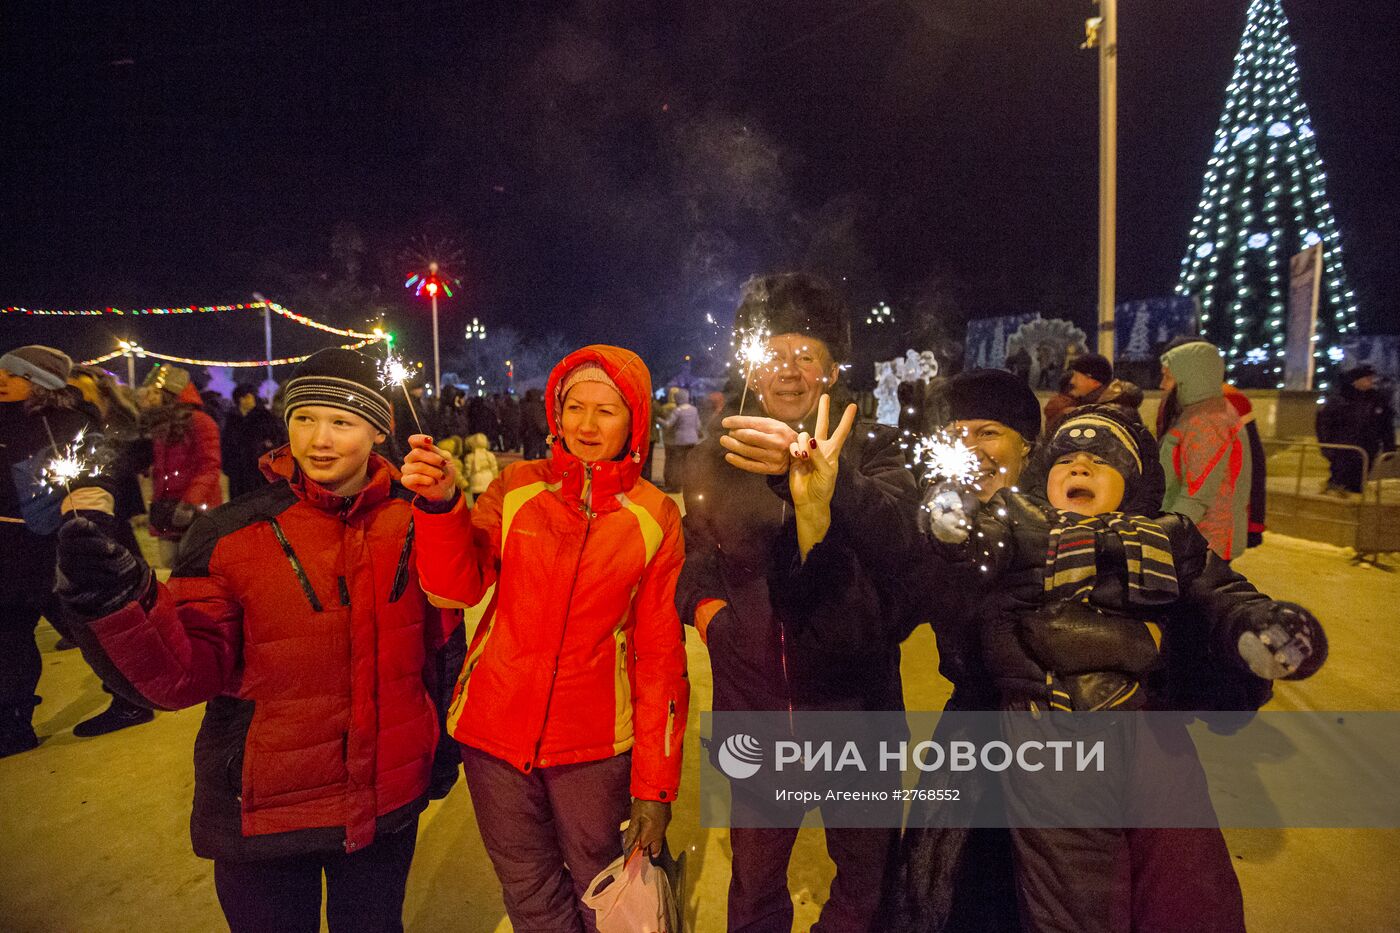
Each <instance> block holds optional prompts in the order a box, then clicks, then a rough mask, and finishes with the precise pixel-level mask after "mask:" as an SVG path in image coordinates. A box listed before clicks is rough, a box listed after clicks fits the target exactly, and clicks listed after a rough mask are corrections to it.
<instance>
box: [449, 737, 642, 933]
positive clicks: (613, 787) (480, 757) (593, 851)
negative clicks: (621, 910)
mask: <svg viewBox="0 0 1400 933" xmlns="http://www.w3.org/2000/svg"><path fill="white" fill-rule="evenodd" d="M462 770H463V771H464V772H465V774H466V777H467V789H468V790H469V791H470V792H471V798H472V808H473V809H474V810H475V811H476V823H477V827H478V828H479V829H480V831H481V839H482V841H483V842H484V843H485V844H486V853H487V854H488V855H489V856H490V857H491V864H492V865H493V866H494V867H495V869H496V877H497V878H498V879H499V880H500V882H501V894H502V896H503V897H504V899H505V902H506V913H507V914H509V915H510V922H511V925H512V926H513V927H514V928H515V931H516V933H578V931H580V930H583V931H587V933H594V931H595V930H596V929H597V928H596V926H595V925H594V919H593V911H592V910H590V909H589V908H587V907H584V906H583V904H582V899H583V895H584V894H585V893H586V892H587V891H588V885H589V884H590V883H591V882H592V881H593V879H594V878H595V877H596V876H597V875H598V873H599V872H600V871H602V870H603V869H604V868H607V867H608V865H610V864H611V863H612V861H613V860H614V859H616V858H617V857H618V856H619V855H621V854H622V833H621V831H620V830H619V827H620V826H621V825H622V824H623V823H624V822H625V821H626V820H627V817H628V815H629V814H630V812H631V806H632V797H631V794H630V792H629V790H628V788H629V785H630V782H631V776H632V755H631V753H630V752H629V753H627V754H623V755H617V756H615V757H613V758H605V759H603V760H602V761H589V762H584V763H582V764H576V765H556V766H554V767H550V768H536V769H534V770H533V771H531V772H529V773H528V774H525V773H522V772H521V771H520V770H519V769H518V768H516V767H515V766H514V765H511V764H508V763H506V762H504V761H502V760H501V759H499V758H496V757H495V756H494V755H488V754H487V753H486V752H483V751H481V750H480V749H475V748H470V747H468V746H465V745H464V746H462Z"/></svg>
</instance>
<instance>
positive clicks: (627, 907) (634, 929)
mask: <svg viewBox="0 0 1400 933" xmlns="http://www.w3.org/2000/svg"><path fill="white" fill-rule="evenodd" d="M583 903H584V904H585V905H586V906H588V907H591V908H593V911H594V913H595V914H596V915H597V923H598V933H680V931H679V928H678V927H677V926H676V922H675V918H676V916H677V915H678V911H677V909H676V903H675V895H674V894H673V893H672V891H671V882H670V881H669V880H668V879H667V877H666V873H665V872H664V871H662V870H661V869H660V868H657V867H656V866H655V865H653V864H652V863H651V859H650V858H649V857H647V854H646V853H645V852H638V853H636V854H635V855H634V856H633V857H632V860H631V861H630V862H628V861H627V860H626V859H625V858H624V857H622V856H619V857H618V858H617V860H616V861H614V862H613V863H612V864H611V865H609V866H608V867H607V868H605V869H603V870H602V871H601V872H599V873H598V877H596V878H594V879H593V881H592V883H590V884H589V885H588V893H587V894H585V895H584V896H583Z"/></svg>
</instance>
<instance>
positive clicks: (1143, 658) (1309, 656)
mask: <svg viewBox="0 0 1400 933" xmlns="http://www.w3.org/2000/svg"><path fill="white" fill-rule="evenodd" d="M1022 486H1023V488H1024V490H1026V491H1022V492H1015V491H1011V490H1003V491H1001V492H999V493H998V494H997V496H996V497H994V498H993V499H992V500H991V502H989V503H988V504H987V505H986V506H985V507H983V508H981V509H980V510H979V511H978V514H976V516H975V517H974V518H973V519H971V520H968V519H967V518H966V516H965V510H966V509H967V508H968V507H969V506H970V505H971V503H970V502H969V501H968V497H966V496H960V495H959V493H958V491H957V490H956V489H951V488H948V487H944V488H941V489H940V488H935V489H933V490H931V492H930V494H929V496H928V497H927V498H926V506H925V508H926V509H927V511H928V512H929V513H930V516H931V519H930V521H929V523H928V525H929V528H928V530H929V532H930V533H931V534H932V535H933V536H934V537H935V538H937V539H938V540H939V541H941V542H943V545H942V547H943V549H944V550H945V553H946V548H947V546H948V545H956V546H957V547H956V550H957V551H958V552H959V553H958V558H960V559H968V558H970V559H971V560H973V561H974V562H975V563H976V565H977V566H978V568H979V569H980V570H981V571H982V572H983V575H984V577H985V579H986V582H987V585H988V586H996V587H998V588H999V590H1000V596H999V597H998V598H997V599H996V600H995V601H994V608H993V609H991V610H990V613H989V615H988V616H987V617H985V618H983V619H982V620H980V625H981V630H982V633H983V637H982V644H983V652H984V656H985V660H986V663H987V667H988V670H989V671H990V673H991V675H992V676H993V678H994V679H995V681H996V684H997V687H998V690H999V692H1000V695H1001V701H1002V707H1003V709H1005V710H1007V711H1008V716H1007V718H1006V726H1005V727H1004V728H1005V730H1006V731H1008V732H1011V731H1014V732H1015V733H1016V735H1015V736H1014V738H1016V739H1017V740H1018V741H1025V740H1028V739H1036V738H1046V737H1048V730H1052V729H1054V728H1055V725H1054V724H1055V722H1057V721H1058V722H1061V723H1062V722H1063V721H1062V720H1056V717H1055V716H1053V715H1051V716H1046V715H1045V714H1046V713H1047V711H1066V712H1070V711H1072V712H1089V711H1096V712H1103V713H1106V714H1107V713H1108V711H1115V710H1118V711H1128V710H1140V709H1148V710H1170V709H1221V708H1228V709H1254V708H1257V707H1258V706H1259V705H1261V704H1262V703H1263V702H1264V701H1265V700H1266V699H1267V698H1268V696H1269V684H1270V681H1271V679H1275V678H1279V677H1289V678H1294V679H1297V678H1302V677H1306V676H1309V675H1311V674H1312V673H1313V672H1315V671H1316V670H1317V668H1318V667H1320V666H1321V664H1322V661H1323V660H1324V659H1325V656H1326V641H1325V636H1324V634H1323V632H1322V628H1321V626H1320V625H1319V624H1318V622H1317V620H1316V619H1315V618H1314V617H1313V616H1312V615H1311V614H1310V613H1309V612H1307V610H1305V609H1302V608H1301V607H1298V606H1294V605H1291V604H1287V603H1280V602H1275V601H1274V600H1271V599H1269V598H1268V597H1267V596H1265V595H1263V594H1262V593H1260V592H1259V591H1258V590H1256V589H1255V588H1254V587H1253V586H1252V585H1250V583H1249V582H1248V581H1247V580H1246V579H1245V578H1244V577H1242V576H1240V575H1239V574H1238V573H1235V572H1234V571H1233V570H1231V569H1230V567H1229V565H1228V564H1226V563H1225V562H1223V561H1221V560H1219V559H1218V558H1216V557H1215V555H1214V554H1213V553H1211V551H1210V549H1209V548H1208V546H1207V545H1206V542H1205V540H1204V539H1203V538H1202V537H1201V535H1200V533H1199V532H1198V531H1197V530H1196V528H1195V526H1194V525H1193V524H1192V522H1191V521H1190V520H1189V519H1187V518H1185V517H1184V516H1180V515H1175V514H1160V505H1161V501H1162V490H1163V476H1162V471H1161V466H1160V464H1159V462H1158V459H1157V455H1156V444H1155V442H1154V441H1153V439H1152V437H1151V435H1149V434H1148V433H1147V431H1146V429H1145V428H1143V427H1142V426H1141V425H1140V424H1135V423H1133V422H1130V421H1129V420H1127V419H1126V418H1124V417H1123V416H1122V414H1121V413H1120V412H1118V411H1116V410H1114V409H1112V408H1110V407H1108V406H1088V407H1085V408H1081V409H1077V410H1076V411H1075V412H1074V413H1073V414H1072V415H1071V416H1070V417H1069V418H1067V419H1066V420H1065V421H1064V422H1063V423H1062V424H1061V425H1060V426H1059V427H1058V429H1057V430H1056V432H1055V434H1054V436H1053V437H1052V438H1051V439H1050V441H1049V443H1048V444H1047V445H1046V447H1045V448H1044V449H1043V450H1042V451H1041V452H1040V454H1039V455H1038V457H1037V462H1036V463H1035V464H1034V465H1032V467H1031V468H1029V469H1028V471H1027V476H1025V477H1023V481H1022ZM970 532H971V533H970ZM960 539H961V540H960ZM1203 687H1206V688H1209V690H1208V692H1207V691H1204V690H1202V689H1201V688H1203ZM1013 711H1014V712H1013ZM1025 713H1030V714H1031V715H1029V716H1027V715H1025ZM1110 715H1111V714H1110ZM1103 722H1104V723H1108V722H1115V723H1118V722H1129V724H1130V725H1131V726H1132V727H1134V728H1136V729H1137V732H1136V733H1135V734H1134V735H1135V738H1134V740H1133V744H1132V746H1131V747H1132V748H1133V749H1134V750H1135V751H1134V755H1136V754H1138V753H1143V754H1145V755H1148V756H1149V757H1150V758H1151V761H1152V762H1153V764H1152V765H1151V766H1149V767H1148V768H1145V769H1143V772H1142V773H1143V775H1144V776H1143V777H1142V779H1141V780H1140V779H1139V777H1138V775H1139V773H1140V772H1139V771H1138V770H1137V769H1133V770H1131V771H1130V774H1131V775H1132V776H1131V778H1130V780H1129V784H1131V785H1132V786H1131V787H1130V788H1129V793H1131V794H1134V795H1136V794H1139V793H1141V794H1142V795H1143V796H1145V797H1147V798H1149V799H1148V801H1147V804H1148V805H1147V811H1148V812H1151V811H1152V810H1153V804H1154V803H1155V804H1156V806H1157V810H1156V813H1157V817H1156V818H1155V820H1154V817H1152V816H1148V817H1147V818H1146V821H1145V822H1136V823H1135V822H1132V821H1131V819H1132V818H1131V817H1130V818H1129V820H1130V821H1129V822H1125V823H1121V824H1118V825H1123V826H1129V827H1142V828H1127V829H1114V828H1092V829H1062V828H1051V829H1044V828H1034V827H1026V828H1017V829H1014V830H1013V836H1014V839H1015V847H1016V859H1017V876H1018V891H1019V895H1020V898H1021V917H1022V921H1023V924H1025V925H1026V928H1028V929H1034V930H1076V931H1079V930H1093V931H1098V930H1102V931H1127V930H1134V931H1145V930H1155V929H1163V930H1168V929H1178V928H1179V924H1180V923H1181V922H1182V919H1183V917H1190V918H1191V919H1190V924H1191V928H1192V929H1194V930H1220V931H1227V930H1228V931H1235V930H1240V931H1242V930H1243V928H1244V926H1243V907H1242V902H1241V898H1240V892H1239V883H1238V881H1237V879H1236V878H1235V875H1234V869H1233V867H1232V866H1231V864H1230V859H1229V854H1228V852H1227V851H1226V849H1225V845H1224V839H1223V836H1221V834H1220V831H1219V829H1217V828H1213V827H1212V828H1206V829H1200V828H1197V829H1173V828H1161V827H1162V826H1163V824H1162V822H1161V821H1160V815H1161V812H1162V810H1161V808H1162V806H1164V805H1167V804H1164V803H1163V800H1162V799H1161V797H1162V796H1163V795H1160V794H1158V789H1159V788H1168V793H1167V794H1166V795H1165V796H1166V797H1169V798H1172V799H1173V802H1172V803H1171V804H1170V805H1175V802H1174V801H1175V800H1176V799H1180V800H1187V801H1191V802H1192V803H1193V804H1194V805H1195V806H1196V808H1197V809H1198V811H1199V809H1200V808H1201V807H1202V806H1203V807H1204V808H1205V812H1206V813H1208V814H1210V815H1211V817H1212V818H1213V811H1212V810H1210V809H1209V801H1208V797H1207V796H1206V787H1205V781H1204V774H1203V773H1202V771H1201V768H1200V765H1199V762H1198V761H1197V760H1196V758H1195V752H1194V746H1192V745H1191V742H1190V738H1189V736H1188V735H1187V734H1186V732H1185V728H1184V725H1180V726H1171V725H1168V726H1162V725H1161V724H1160V722H1159V721H1157V720H1154V721H1153V722H1154V725H1151V726H1148V725H1144V724H1143V723H1142V722H1140V721H1131V722H1130V721H1129V720H1126V719H1124V718H1123V717H1118V718H1117V719H1111V720H1104V721H1103ZM1042 728H1043V729H1045V730H1047V734H1046V735H1043V736H1042V735H1037V734H1035V733H1037V732H1038V731H1040V730H1041V729H1042ZM1115 728H1117V726H1116V725H1115ZM1005 737H1006V738H1008V739H1010V738H1012V736H1010V735H1008V736H1005ZM1012 744H1013V745H1014V744H1015V743H1014V742H1013V743H1012ZM1007 774H1008V775H1011V772H1007ZM1062 789H1063V788H1062V787H1059V786H1057V785H1054V784H1053V783H1051V782H1047V781H1045V780H1043V779H1041V778H1040V777H1038V776H1030V777H1026V776H1012V777H1010V778H1009V782H1008V785H1007V792H1008V798H1007V800H1008V808H1009V810H1010V811H1012V812H1011V818H1012V819H1013V821H1014V820H1017V818H1018V817H1021V816H1029V817H1030V821H1031V822H1035V821H1036V820H1037V819H1039V818H1043V817H1044V816H1045V813H1044V811H1045V809H1046V808H1050V809H1053V808H1055V807H1056V806H1060V805H1063V803H1064V800H1063V797H1058V798H1057V796H1056V795H1057V794H1060V793H1061V791H1062ZM1080 802H1082V801H1080ZM1126 812H1129V813H1142V812H1143V811H1142V810H1140V809H1137V805H1136V804H1134V805H1133V807H1132V808H1130V809H1128V810H1127V811H1126ZM1021 825H1022V826H1023V827H1025V823H1021ZM1039 825H1042V826H1043V825H1045V823H1043V822H1042V823H1040V824H1039ZM1071 825H1072V824H1071ZM1099 825H1100V826H1104V825H1110V824H1106V823H1100V824H1099ZM1187 825H1200V824H1190V823H1188V824H1187Z"/></svg>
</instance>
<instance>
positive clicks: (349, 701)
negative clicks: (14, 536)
mask: <svg viewBox="0 0 1400 933" xmlns="http://www.w3.org/2000/svg"><path fill="white" fill-rule="evenodd" d="M377 384H378V377H377V372H376V369H375V364H374V362H373V361H372V360H371V359H369V358H368V357H365V356H362V355H360V354H358V353H355V352H353V351H349V350H339V349H336V350H323V351H321V352H320V353H317V354H315V355H314V356H312V357H311V358H310V359H308V360H307V361H306V362H305V363H303V364H302V365H301V366H299V367H298V368H297V371H296V373H295V374H294V375H293V377H292V379H291V380H290V381H288V383H287V384H286V395H285V398H286V407H285V417H286V420H287V427H288V433H289V436H290V438H291V443H290V444H289V445H288V446H286V447H282V448H280V449H278V450H275V451H272V452H270V453H269V454H267V456H266V457H264V458H263V461H262V468H263V471H264V473H265V474H266V475H267V477H268V479H269V480H270V481H271V484H270V485H268V486H266V487H264V488H262V489H260V490H257V491H256V492H253V493H250V494H248V495H246V496H243V497H241V498H239V499H237V500H236V501H234V502H231V503H228V504H227V505H224V506H221V507H219V508H217V509H214V510H212V511H210V512H208V513H207V514H205V515H204V516H203V517H201V518H199V519H198V520H196V522H195V523H194V525H193V526H192V527H191V528H190V531H189V533H188V535H187V536H186V537H185V539H184V541H183V543H182V546H181V550H180V555H179V558H178V560H177V561H176V566H175V570H174V573H173V574H172V575H171V578H170V582H169V583H168V584H160V583H157V582H156V581H155V578H154V575H153V574H152V573H151V571H150V569H149V568H148V567H146V565H145V564H144V563H143V562H142V561H141V558H140V557H139V556H138V555H136V554H133V553H131V552H130V551H129V550H127V549H126V548H124V547H121V546H120V545H118V544H116V543H115V542H114V541H113V540H112V539H111V537H110V536H109V535H108V534H106V533H104V531H103V528H102V526H103V524H104V523H105V522H106V521H107V520H108V518H109V517H108V516H106V515H103V514H102V513H96V512H82V513H80V514H79V516H78V517H74V518H72V519H70V520H69V521H68V522H67V523H66V524H65V525H64V526H63V528H62V530H61V531H60V535H59V539H60V540H59V574H60V580H59V594H60V596H61V597H62V599H63V602H64V605H65V607H66V609H67V610H68V611H69V613H70V614H71V615H72V616H73V617H74V619H73V623H74V630H75V631H74V639H75V640H76V641H77V642H78V644H79V647H81V648H82V649H83V654H84V656H85V657H86V658H87V659H88V661H89V662H90V663H91V664H92V666H93V668H94V669H95V670H97V671H98V673H99V674H101V675H102V678H103V680H104V681H105V682H106V683H107V685H108V686H110V687H111V688H112V689H113V690H114V691H116V692H117V693H119V694H121V695H122V696H125V697H126V698H127V699H129V700H131V701H133V702H137V703H140V704H142V705H145V706H149V707H155V708H159V709H180V708H182V707H186V706H193V705H195V704H197V703H206V704H207V706H206V708H205V713H204V722H203V724H202V726H201V727H200V731H199V737H198V738H197V739H196V740H195V790H194V814H193V817H192V819H191V835H192V837H193V841H194V850H195V854H196V855H199V856H202V857H204V858H211V859H213V860H214V884H215V888H216V890H217V892H218V896H219V903H220V905H221V906H222V907H223V910H224V914H225V916H226V917H227V919H228V923H229V927H230V929H231V930H232V931H234V933H243V931H249V933H252V931H265V930H305V931H308V933H311V931H315V930H318V929H320V913H321V886H322V876H323V875H324V876H325V886H326V892H327V905H326V914H327V917H328V919H329V923H330V929H331V930H332V931H333V933H344V931H398V930H402V929H403V925H402V920H401V913H402V910H403V897H404V887H405V883H406V881H407V878H408V869H409V864H410V862H411V861H412V859H413V850H414V845H415V841H416V834H417V824H418V814H419V813H420V812H422V810H423V808H424V806H425V805H426V804H427V800H428V783H429V776H430V772H431V765H432V759H433V751H434V748H435V746H436V743H437V717H436V713H435V710H434V707H433V702H432V700H431V698H430V697H429V694H428V690H427V689H426V687H425V685H424V675H423V672H424V669H425V664H426V662H427V660H428V654H429V652H430V651H432V650H434V649H435V648H436V647H438V646H439V645H441V643H442V641H443V639H444V637H445V634H446V631H447V630H448V629H449V628H450V627H451V624H452V622H454V621H455V618H453V617H450V616H444V615H443V614H441V613H439V612H438V611H437V610H434V609H433V608H432V607H431V606H430V605H429V604H428V600H427V597H426V596H425V595H424V594H423V591H422V589H420V587H419V585H418V575H417V568H416V557H417V552H416V551H415V549H414V546H413V524H412V511H413V510H412V507H411V506H410V504H409V499H410V496H409V494H408V493H407V492H406V491H405V490H404V488H403V487H402V486H401V485H400V484H399V482H398V472H397V471H396V470H395V469H394V468H393V467H392V466H391V465H390V464H389V463H388V462H387V461H386V460H384V459H383V458H381V457H379V456H378V455H376V454H374V453H373V452H372V449H373V446H374V445H375V444H376V443H381V442H383V440H384V438H385V436H386V435H388V434H389V433H390V431H391V429H392V427H393V421H392V416H391V414H390V406H389V403H388V401H387V400H386V399H385V398H384V396H383V395H382V394H381V393H380V391H379V389H378V388H377Z"/></svg>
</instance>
